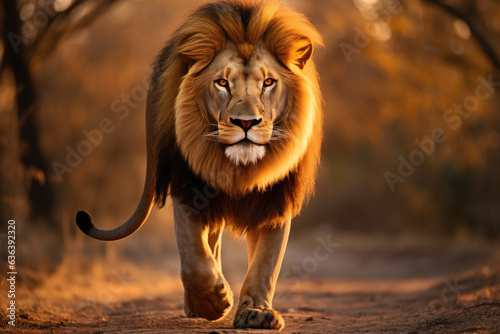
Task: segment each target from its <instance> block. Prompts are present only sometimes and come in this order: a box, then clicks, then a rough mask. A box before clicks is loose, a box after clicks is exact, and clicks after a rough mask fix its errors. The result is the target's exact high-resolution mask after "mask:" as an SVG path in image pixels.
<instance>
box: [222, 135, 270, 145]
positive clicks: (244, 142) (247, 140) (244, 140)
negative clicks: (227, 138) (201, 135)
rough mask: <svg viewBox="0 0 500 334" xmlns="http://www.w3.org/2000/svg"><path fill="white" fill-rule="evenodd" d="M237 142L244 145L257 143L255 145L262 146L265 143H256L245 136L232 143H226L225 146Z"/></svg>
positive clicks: (236, 143)
mask: <svg viewBox="0 0 500 334" xmlns="http://www.w3.org/2000/svg"><path fill="white" fill-rule="evenodd" d="M238 144H244V145H257V146H264V145H266V144H267V143H266V144H259V143H256V142H254V141H251V140H250V139H248V138H247V137H245V138H243V139H242V140H240V141H237V142H235V143H232V144H227V145H226V146H228V147H229V146H234V145H238Z"/></svg>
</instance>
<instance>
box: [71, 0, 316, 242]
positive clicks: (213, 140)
mask: <svg viewBox="0 0 500 334" xmlns="http://www.w3.org/2000/svg"><path fill="white" fill-rule="evenodd" d="M321 44H322V41H321V37H320V35H319V34H318V32H317V31H316V29H315V28H314V27H313V26H312V25H311V24H310V23H309V21H308V20H307V19H306V18H305V17H304V16H303V15H301V14H299V13H297V12H295V11H293V10H291V9H290V8H288V7H287V6H286V5H285V4H283V3H282V2H281V1H272V0H241V1H236V0H234V1H221V2H217V3H211V4H207V5H205V6H202V7H201V8H200V9H198V10H197V11H196V12H195V13H194V14H193V15H191V16H190V17H189V18H188V19H187V21H186V22H185V23H184V24H183V25H182V26H181V27H180V28H179V29H178V30H177V31H176V32H175V33H174V34H173V36H172V38H171V39H170V40H169V42H168V43H167V45H166V47H165V48H164V49H163V50H162V52H161V53H160V55H159V57H158V58H157V61H156V64H155V68H154V73H153V76H152V82H151V87H150V92H149V95H148V102H147V112H146V128H147V147H148V169H147V177H146V185H145V188H144V193H143V198H142V200H141V204H140V205H139V208H138V209H137V211H136V213H135V214H134V216H133V217H132V218H131V219H130V220H129V222H127V223H126V224H125V225H126V226H130V228H128V230H127V228H123V230H120V233H119V234H116V233H115V234H110V233H108V234H105V233H104V231H100V230H99V231H100V232H99V231H98V230H97V229H95V228H94V227H93V226H91V223H90V220H91V218H90V216H89V215H88V214H86V213H81V214H80V218H79V221H80V223H79V226H80V228H81V229H82V230H85V231H86V233H88V234H89V235H93V236H94V237H98V238H101V239H106V240H108V239H116V238H118V237H117V235H118V236H119V237H122V235H127V233H128V232H127V231H129V230H132V229H137V228H138V226H137V224H136V222H137V221H139V220H142V222H143V221H144V220H145V219H146V217H147V215H148V214H149V210H150V209H151V205H152V203H153V202H156V203H159V204H160V205H163V204H164V203H165V199H166V197H167V195H168V193H169V192H170V191H172V192H176V193H177V194H180V195H178V196H180V197H184V201H188V200H189V199H188V197H189V196H190V195H191V196H192V192H193V187H194V186H193V184H194V182H195V181H193V179H196V180H197V181H196V182H197V184H198V185H199V184H201V183H202V184H204V185H210V186H212V187H215V188H216V189H217V190H218V191H222V192H223V193H224V194H225V196H226V197H225V198H226V199H227V198H242V197H243V196H247V197H246V198H245V201H246V203H250V202H252V201H253V203H254V204H253V205H254V206H261V207H262V206H264V204H263V203H261V202H259V201H262V200H263V199H262V198H263V197H262V194H263V193H264V192H266V191H268V190H270V189H274V190H276V189H279V191H278V192H279V194H276V195H275V196H276V197H274V198H271V197H266V201H267V202H268V203H265V205H267V206H268V207H269V209H266V210H264V209H262V210H261V219H260V220H258V219H256V218H255V216H252V217H251V218H245V219H242V221H243V222H248V221H251V220H252V221H263V220H265V219H268V220H269V221H271V222H272V223H274V222H277V221H280V219H281V220H282V217H284V216H285V215H288V216H294V215H296V214H298V212H299V211H300V208H301V206H302V203H303V202H304V200H305V199H307V198H308V197H309V195H310V194H311V193H312V192H313V188H314V181H315V176H316V171H317V166H318V163H319V156H320V146H321V139H322V113H321V95H320V90H319V86H318V78H317V73H316V69H315V66H314V63H313V62H312V59H311V56H312V54H313V50H314V46H315V45H321ZM287 180H288V181H287ZM285 181H286V182H285ZM284 182H285V183H284ZM195 190H196V189H195ZM255 192H260V194H255ZM252 194H254V195H252ZM251 196H253V197H251ZM269 202H270V203H269ZM272 203H276V204H275V205H274V206H271V205H270V204H272ZM221 205H224V204H221ZM235 205H236V204H235ZM246 207H248V208H250V207H251V206H250V205H247V206H246ZM242 210H243V209H241V210H240V217H241V215H243V214H242V213H241V211H242ZM264 211H266V212H264ZM267 211H269V212H271V211H276V213H269V212H267ZM213 212H215V213H214V214H213V215H214V216H217V217H218V216H220V214H221V213H220V212H221V210H219V209H213ZM250 215H251V214H248V216H249V217H250ZM273 215H274V216H273ZM243 216H244V215H243ZM245 224H246V223H245ZM125 225H124V226H125ZM243 225H244V224H243ZM242 228H246V227H244V226H243V227H242ZM89 231H90V232H89ZM92 231H93V232H92Z"/></svg>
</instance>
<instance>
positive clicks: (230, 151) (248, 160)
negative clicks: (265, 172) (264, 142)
mask: <svg viewBox="0 0 500 334" xmlns="http://www.w3.org/2000/svg"><path fill="white" fill-rule="evenodd" d="M265 154H266V148H265V147H264V146H261V145H255V144H252V143H246V142H244V143H239V144H235V145H232V146H229V147H227V148H226V157H227V158H228V159H229V160H231V162H232V163H233V164H235V165H236V166H239V165H243V166H246V165H250V164H256V163H257V161H259V160H260V159H262V158H263V157H264V155H265Z"/></svg>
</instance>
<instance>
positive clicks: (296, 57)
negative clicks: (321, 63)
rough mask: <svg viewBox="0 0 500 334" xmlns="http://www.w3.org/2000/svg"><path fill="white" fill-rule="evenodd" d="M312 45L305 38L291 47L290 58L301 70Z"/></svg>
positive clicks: (307, 58)
mask: <svg viewBox="0 0 500 334" xmlns="http://www.w3.org/2000/svg"><path fill="white" fill-rule="evenodd" d="M313 50H314V47H313V45H312V43H311V41H310V40H309V39H307V38H302V39H300V40H299V41H298V42H297V43H295V45H294V48H293V49H292V55H291V56H292V59H293V62H294V64H295V65H296V66H297V67H298V68H300V69H301V70H302V69H303V68H304V67H305V66H306V63H307V61H308V60H309V59H310V58H311V56H312V54H313Z"/></svg>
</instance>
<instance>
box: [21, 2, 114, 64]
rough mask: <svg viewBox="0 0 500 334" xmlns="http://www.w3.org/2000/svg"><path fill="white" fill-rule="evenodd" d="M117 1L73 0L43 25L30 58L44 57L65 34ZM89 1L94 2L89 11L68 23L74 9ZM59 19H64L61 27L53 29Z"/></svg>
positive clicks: (72, 31) (83, 26)
mask: <svg viewBox="0 0 500 334" xmlns="http://www.w3.org/2000/svg"><path fill="white" fill-rule="evenodd" d="M118 1H120V0H101V1H87V0H75V1H74V2H73V3H72V4H71V6H69V7H68V8H67V9H66V10H64V11H62V12H60V13H57V14H56V15H54V16H53V17H52V18H51V19H50V21H49V23H48V24H47V25H46V26H45V28H44V29H43V31H41V32H40V34H39V35H38V36H37V39H36V40H35V41H34V42H33V45H32V47H31V52H30V58H32V57H34V56H36V57H38V58H41V59H44V58H46V57H47V56H48V55H49V54H50V53H51V52H52V51H53V50H55V48H56V47H57V45H58V44H59V43H60V42H61V40H62V39H63V38H64V37H65V36H67V35H70V34H72V33H74V32H75V31H78V30H79V29H82V28H85V27H87V26H89V25H90V24H91V23H92V22H93V21H95V20H96V19H97V18H98V17H99V16H101V15H102V14H104V13H105V12H106V10H107V9H108V8H109V7H110V6H111V5H113V4H114V3H115V2H118ZM89 3H92V4H94V7H92V9H91V11H90V12H89V13H87V14H86V15H85V16H84V17H82V18H81V19H80V20H79V21H77V22H75V23H74V24H71V25H70V24H68V22H69V21H70V20H71V14H72V13H73V12H74V11H77V10H79V9H81V7H82V6H85V5H88V4H89ZM61 21H66V22H64V24H63V28H61V29H58V30H55V29H53V26H54V25H55V24H59V23H60V22H61Z"/></svg>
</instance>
